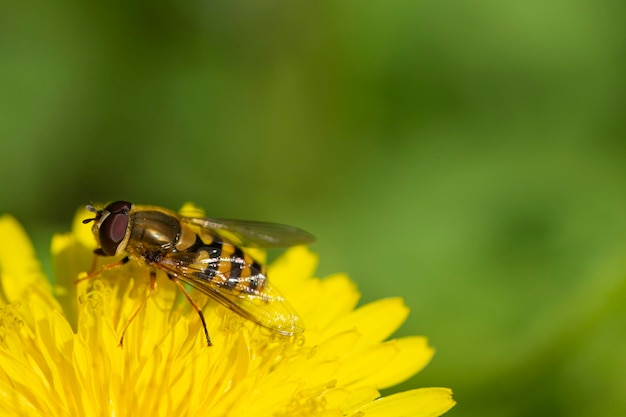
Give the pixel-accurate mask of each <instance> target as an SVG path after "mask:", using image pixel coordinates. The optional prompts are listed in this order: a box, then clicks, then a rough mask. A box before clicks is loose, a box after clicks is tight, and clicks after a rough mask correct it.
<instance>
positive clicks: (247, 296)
mask: <svg viewBox="0 0 626 417" xmlns="http://www.w3.org/2000/svg"><path fill="white" fill-rule="evenodd" d="M177 255H185V254H184V253H170V254H168V255H167V256H165V257H164V258H163V259H162V260H161V262H160V263H159V268H160V269H162V270H164V271H165V272H166V273H167V274H170V275H174V276H177V277H178V278H179V279H180V280H181V281H183V282H185V283H186V284H188V285H190V286H191V287H193V288H194V289H196V290H198V291H200V292H201V293H203V294H206V295H207V296H209V297H210V298H212V299H214V300H215V301H217V302H219V303H221V304H222V305H224V306H225V307H227V308H229V309H231V310H233V311H234V312H236V313H238V314H240V315H242V316H243V317H245V318H247V319H249V320H251V321H253V322H255V323H257V324H259V325H261V326H263V327H265V328H268V329H270V330H273V331H275V332H278V333H280V334H283V335H286V336H292V335H294V334H296V333H302V332H303V331H304V329H303V327H302V323H301V322H300V319H299V317H298V315H297V314H296V313H295V312H294V310H293V309H292V307H291V306H290V305H289V304H288V303H287V301H286V300H285V299H284V298H283V296H282V295H281V294H280V293H279V292H278V290H277V289H276V288H274V287H273V286H272V285H271V284H270V283H269V282H267V281H265V282H264V286H263V288H262V289H260V290H254V289H250V287H249V284H248V283H249V280H250V279H253V277H254V274H253V275H251V276H250V277H240V278H238V279H237V283H236V285H234V286H233V285H231V284H230V283H228V278H227V277H226V276H221V273H220V272H219V270H218V268H217V267H215V268H214V267H209V268H201V267H199V266H198V265H197V264H191V265H183V264H182V263H181V262H180V261H179V259H180V257H179V256H177ZM187 255H188V254H187ZM220 262H232V260H230V259H226V260H225V259H221V260H220ZM206 264H207V265H210V262H209V261H207V262H206ZM256 273H259V272H256ZM263 278H265V277H263Z"/></svg>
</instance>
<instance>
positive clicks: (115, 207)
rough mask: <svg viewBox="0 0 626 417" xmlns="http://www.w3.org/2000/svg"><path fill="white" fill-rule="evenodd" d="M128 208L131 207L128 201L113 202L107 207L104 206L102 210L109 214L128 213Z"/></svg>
mask: <svg viewBox="0 0 626 417" xmlns="http://www.w3.org/2000/svg"><path fill="white" fill-rule="evenodd" d="M130 206H131V203H129V202H128V201H114V202H112V203H111V204H109V205H108V206H106V208H105V209H104V210H106V211H108V212H109V213H119V212H126V213H128V212H129V211H130Z"/></svg>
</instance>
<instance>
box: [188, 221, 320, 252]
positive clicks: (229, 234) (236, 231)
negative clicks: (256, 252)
mask: <svg viewBox="0 0 626 417" xmlns="http://www.w3.org/2000/svg"><path fill="white" fill-rule="evenodd" d="M181 220H182V222H183V223H186V224H189V225H193V226H196V227H198V228H200V229H204V233H205V234H210V235H218V236H219V237H221V238H223V239H224V240H225V241H226V242H231V243H238V244H241V245H243V246H246V247H263V248H283V247H288V246H295V245H306V244H309V243H312V242H313V241H315V237H314V236H313V235H311V234H310V233H308V232H305V231H304V230H302V229H298V228H297V227H293V226H288V225H285V224H279V223H268V222H255V221H247V220H230V219H201V218H196V217H183V218H182V219H181Z"/></svg>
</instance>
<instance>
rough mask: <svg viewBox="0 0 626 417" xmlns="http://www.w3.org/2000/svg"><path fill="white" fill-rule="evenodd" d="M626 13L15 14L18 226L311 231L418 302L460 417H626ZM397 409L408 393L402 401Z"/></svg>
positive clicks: (409, 5) (434, 371)
mask: <svg viewBox="0 0 626 417" xmlns="http://www.w3.org/2000/svg"><path fill="white" fill-rule="evenodd" d="M625 12H626V5H624V4H622V3H619V2H613V1H605V0H594V1H591V0H589V1H582V0H578V1H577V0H568V1H565V0H555V1H551V2H543V1H539V0H530V1H529V0H527V1H524V2H521V1H519V2H504V1H499V0H491V1H480V0H478V1H472V2H463V1H454V0H448V1H446V0H421V1H416V0H413V1H407V0H404V1H395V2H388V1H379V2H361V1H324V0H322V1H318V2H287V1H222V2H212V1H174V0H158V1H153V2H132V1H131V2H122V1H117V2H115V1H114V2H105V3H102V2H100V3H93V2H78V1H70V0H65V1H63V0H61V1H57V2H45V1H39V2H3V3H2V12H1V13H0V91H1V93H0V140H1V141H2V142H1V143H2V145H1V148H0V212H9V213H13V214H14V215H16V216H17V217H18V218H19V219H20V220H21V221H22V222H23V223H24V224H25V226H26V227H27V229H28V231H29V233H30V234H31V235H32V236H34V238H35V241H36V244H37V248H38V251H39V253H40V254H41V255H42V257H44V259H45V257H46V256H47V251H48V244H49V238H50V236H51V234H52V233H53V232H55V231H64V230H67V229H68V228H69V225H70V221H71V219H72V216H73V214H74V212H75V210H76V208H77V207H78V206H80V205H83V204H85V203H89V202H91V201H108V200H115V199H129V200H131V201H134V202H139V203H149V204H158V205H162V206H166V207H171V208H178V207H180V206H181V205H182V203H184V202H186V201H193V202H195V203H197V204H199V205H201V206H203V207H205V208H206V209H207V212H208V213H209V214H210V215H212V216H215V217H232V218H244V219H258V220H268V221H277V222H283V223H289V224H294V225H298V226H300V227H302V228H305V229H307V230H310V231H311V232H313V233H314V234H315V235H316V236H317V237H318V243H317V244H316V245H315V246H314V249H315V250H316V251H317V252H319V253H320V255H321V264H320V268H319V270H320V273H321V274H322V275H324V274H328V273H330V272H335V271H346V272H348V273H349V274H350V275H351V277H352V278H353V279H354V280H355V281H356V282H357V283H358V285H359V288H360V289H361V290H362V292H363V300H364V301H371V300H373V299H377V298H380V297H382V296H397V295H401V296H404V297H405V298H406V301H407V303H408V304H409V305H410V307H411V309H412V314H411V316H410V318H409V320H408V321H407V323H406V324H405V325H404V327H402V329H401V330H400V334H402V335H405V334H416V333H418V334H424V335H427V336H428V337H429V338H430V340H431V343H432V344H433V345H434V346H435V347H436V348H437V355H436V356H435V359H434V361H433V362H432V363H431V364H430V365H429V367H428V368H427V369H426V370H425V371H424V372H422V373H421V374H419V375H418V376H416V377H415V378H413V379H411V380H410V381H408V382H406V383H405V384H403V385H402V386H400V387H397V388H396V389H409V388H415V387H420V386H446V387H451V388H453V389H454V392H455V398H456V399H457V400H458V402H459V405H458V406H457V407H455V408H454V409H453V410H452V411H451V412H450V413H449V414H448V415H450V416H454V417H474V416H476V417H478V416H481V417H484V416H487V417H490V416H516V417H522V416H528V417H530V416H568V417H572V416H600V415H601V416H624V415H626V396H625V395H624V393H625V390H626V355H625V354H624V347H625V345H626V302H625V301H626V286H625V283H624V282H625V280H624V278H625V277H626V262H625V260H626V215H625V214H626V213H625V210H624V209H625V208H626V166H625V163H624V162H625V161H626V141H625V140H624V139H625V138H624V133H625V132H626V123H625V122H624V108H625V105H626V103H625V101H626V100H625V97H626V96H625V93H626V85H625V81H626V71H625V70H626V65H625V63H626V53H625V52H626V51H625V46H626V29H625V27H626V26H625V25H624V19H623V18H624V16H625V15H626V14H625ZM392 391H393V390H392Z"/></svg>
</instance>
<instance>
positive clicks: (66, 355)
mask: <svg viewBox="0 0 626 417" xmlns="http://www.w3.org/2000/svg"><path fill="white" fill-rule="evenodd" d="M88 216H89V214H86V213H85V212H84V211H81V212H80V213H79V214H78V215H77V217H76V220H75V222H74V226H73V232H72V233H70V234H66V235H57V236H55V237H54V239H53V242H52V255H53V259H54V265H53V267H54V272H55V277H56V284H55V287H54V288H52V287H51V285H50V284H49V283H48V281H47V280H46V277H45V275H44V274H43V272H42V271H41V268H40V265H39V263H38V262H37V260H36V258H35V256H34V251H33V248H32V245H31V243H30V242H29V240H28V238H27V236H26V234H25V233H24V231H23V229H22V228H21V227H20V226H19V224H18V223H17V222H16V221H15V220H14V219H13V218H12V217H9V216H4V217H0V235H1V236H2V237H3V238H2V239H1V240H0V283H1V290H2V293H1V294H0V303H1V304H0V369H1V372H0V414H1V415H20V416H22V415H23V416H127V415H142V416H148V415H150V416H163V417H171V416H194V417H197V416H255V417H256V416H392V417H393V416H439V415H441V414H443V413H445V412H446V411H447V410H449V409H450V408H451V407H452V406H453V405H454V401H453V400H452V397H451V391H450V390H449V389H446V388H423V389H416V390H412V391H407V392H403V393H399V394H395V395H391V396H388V397H383V398H380V394H379V390H380V389H383V388H387V387H390V386H392V385H395V384H397V383H399V382H401V381H403V380H405V379H407V378H409V377H410V376H412V375H413V374H415V373H416V372H418V371H419V370H420V369H422V368H423V367H424V366H425V365H426V364H427V363H428V362H429V361H430V359H431V357H432V355H433V349H432V348H430V347H429V346H428V344H427V341H426V339H425V338H423V337H418V336H411V337H404V338H399V339H392V340H386V339H387V338H388V337H389V336H390V335H391V334H392V333H393V332H394V331H395V330H396V329H397V328H398V326H399V325H400V324H401V323H402V322H403V321H404V320H405V318H406V316H407V314H408V309H407V307H406V306H405V305H404V303H403V302H402V300H401V299H398V298H392V299H383V300H380V301H376V302H373V303H370V304H367V305H364V306H362V307H359V308H356V309H355V307H356V304H357V301H358V299H359V294H358V292H357V291H356V289H355V286H354V284H353V283H352V282H351V281H350V280H349V279H348V277H346V276H345V275H343V274H336V275H332V276H330V277H327V278H325V279H317V278H312V276H313V272H314V269H315V266H316V263H317V258H316V256H315V255H314V254H312V253H311V252H310V251H308V250H307V249H305V248H302V247H297V248H293V249H291V250H289V251H287V252H286V253H285V254H284V255H283V256H282V257H281V258H280V259H279V260H277V261H276V262H274V263H273V264H272V265H270V267H269V270H268V276H269V277H270V280H271V281H272V283H273V284H274V285H275V286H276V287H278V288H280V290H281V292H282V293H283V295H284V296H285V297H286V299H288V300H289V303H290V304H291V305H292V306H293V307H294V308H295V309H296V310H297V311H298V313H299V315H300V316H301V318H302V320H303V322H304V323H305V324H306V331H305V332H304V333H303V334H302V335H298V336H294V337H285V336H280V335H277V334H273V333H271V332H269V331H267V330H264V329H262V328H260V327H259V326H258V325H256V324H254V323H252V322H250V321H249V320H246V319H244V318H242V317H240V316H238V315H237V314H235V313H233V312H231V311H230V310H228V309H226V308H224V307H222V306H221V305H219V304H217V303H215V302H212V301H211V300H208V299H207V298H206V297H204V296H203V295H201V294H198V293H197V292H194V293H193V296H194V299H195V300H196V302H197V303H198V304H199V305H200V306H201V307H202V310H203V311H204V314H205V317H206V321H207V326H208V328H209V329H208V330H209V332H210V334H211V337H212V340H213V346H211V347H208V346H207V345H206V341H205V338H204V334H203V332H202V327H201V323H200V321H199V319H198V316H197V315H196V314H195V312H194V311H193V309H192V308H191V307H190V306H189V304H188V303H186V302H184V301H185V300H181V297H180V294H179V291H178V290H177V288H176V286H175V285H174V284H172V283H171V282H170V281H169V280H167V279H162V277H160V276H159V278H158V289H157V291H156V292H155V294H154V296H153V297H152V298H151V299H150V300H149V302H148V303H147V305H146V307H145V308H144V309H143V310H142V311H141V313H140V314H139V315H138V316H137V318H136V319H135V320H134V321H133V322H132V324H131V325H130V327H129V328H128V331H127V333H126V337H125V339H124V346H123V347H120V346H119V333H120V332H121V330H122V328H123V327H124V325H125V324H126V322H127V319H128V317H129V316H130V315H131V314H132V313H133V312H134V311H135V310H136V309H137V307H138V306H139V305H140V303H141V302H142V301H143V300H144V298H145V295H146V292H147V287H148V282H149V279H148V272H147V270H146V269H145V268H142V267H141V266H139V265H134V264H132V263H131V264H127V265H124V266H122V267H120V268H116V269H113V270H110V271H107V272H105V273H103V274H102V276H98V277H97V278H94V279H92V280H89V282H87V283H84V284H83V283H81V284H80V285H74V284H73V282H74V281H75V280H76V278H77V277H78V275H79V274H80V273H81V272H83V271H86V270H88V269H89V268H90V265H91V262H92V255H91V251H92V250H93V248H94V245H95V242H94V239H93V236H92V235H91V232H90V228H89V227H86V226H84V225H83V224H81V223H80V220H82V219H84V218H86V217H88ZM181 301H182V302H181Z"/></svg>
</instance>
